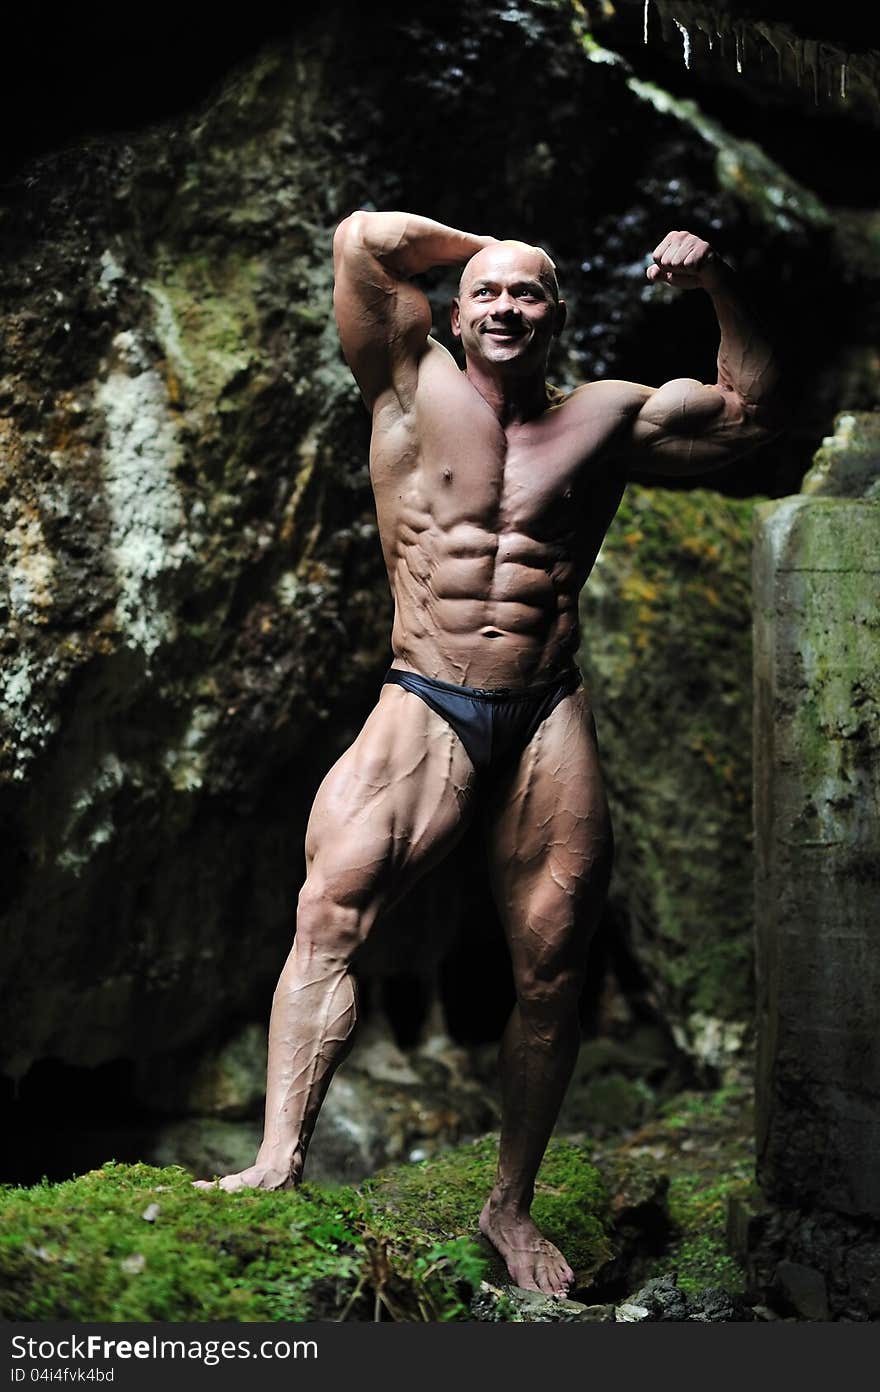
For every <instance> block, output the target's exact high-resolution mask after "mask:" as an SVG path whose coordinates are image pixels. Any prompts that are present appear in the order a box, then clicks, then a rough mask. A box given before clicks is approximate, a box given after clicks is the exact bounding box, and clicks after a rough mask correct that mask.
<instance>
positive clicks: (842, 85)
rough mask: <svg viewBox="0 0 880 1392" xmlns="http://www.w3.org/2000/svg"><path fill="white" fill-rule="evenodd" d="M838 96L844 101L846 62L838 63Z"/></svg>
mask: <svg viewBox="0 0 880 1392" xmlns="http://www.w3.org/2000/svg"><path fill="white" fill-rule="evenodd" d="M840 98H841V101H846V63H841V65H840Z"/></svg>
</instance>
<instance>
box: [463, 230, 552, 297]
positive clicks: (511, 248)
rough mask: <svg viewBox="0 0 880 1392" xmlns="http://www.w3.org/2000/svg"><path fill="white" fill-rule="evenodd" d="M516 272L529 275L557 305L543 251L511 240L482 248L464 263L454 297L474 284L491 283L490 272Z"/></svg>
mask: <svg viewBox="0 0 880 1392" xmlns="http://www.w3.org/2000/svg"><path fill="white" fill-rule="evenodd" d="M514 266H516V267H517V268H518V269H521V270H523V271H524V272H527V273H528V274H530V275H533V276H534V277H535V279H536V280H539V281H540V283H541V284H542V285H543V286H544V289H545V290H546V291H547V294H548V295H549V296H550V298H551V300H553V302H554V303H555V304H558V303H559V282H558V281H557V279H556V266H555V264H554V262H553V261H551V259H550V257H549V256H548V255H547V253H546V251H545V250H544V248H543V247H536V246H530V245H529V243H528V242H518V241H516V240H514V239H513V238H511V239H509V240H506V241H503V242H493V243H492V245H491V246H487V247H483V249H482V251H478V252H477V254H476V256H472V257H471V259H470V261H468V262H466V264H465V266H464V269H463V270H462V273H461V279H460V281H459V282H458V293H459V295H462V294H463V293H464V292H465V290H466V288H467V286H468V285H469V284H470V283H471V282H472V281H474V280H477V279H481V278H486V279H491V277H492V274H493V272H495V271H497V270H499V269H503V270H504V271H510V270H511V269H513V267H514Z"/></svg>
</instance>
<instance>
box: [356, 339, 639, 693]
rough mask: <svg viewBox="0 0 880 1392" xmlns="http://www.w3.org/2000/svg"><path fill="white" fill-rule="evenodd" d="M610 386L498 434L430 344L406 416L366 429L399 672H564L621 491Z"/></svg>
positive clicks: (490, 414)
mask: <svg viewBox="0 0 880 1392" xmlns="http://www.w3.org/2000/svg"><path fill="white" fill-rule="evenodd" d="M624 422H625V414H624V412H623V411H622V409H621V403H620V402H619V400H618V399H617V397H616V396H615V393H614V390H613V384H610V383H594V384H590V385H589V386H587V387H584V388H580V389H579V390H578V391H576V392H574V393H572V395H571V396H569V397H567V398H566V399H565V400H564V401H563V402H561V403H560V404H558V405H555V406H551V407H549V408H548V409H547V410H546V411H544V412H543V414H541V415H539V416H537V417H536V418H534V419H532V420H529V421H527V422H525V423H524V424H516V425H511V426H508V427H507V428H504V427H502V425H501V424H500V422H499V421H498V419H497V417H496V415H495V413H494V411H493V410H492V408H491V407H490V406H489V405H488V404H487V402H486V401H484V400H483V398H482V397H481V396H480V394H479V393H478V392H477V390H476V389H475V387H474V386H473V385H472V384H471V383H470V381H469V380H468V378H467V377H466V375H465V374H464V373H463V372H461V371H460V370H459V369H458V367H457V366H456V364H455V362H454V360H453V359H452V358H451V357H450V355H449V354H448V353H446V351H445V350H444V349H443V348H442V347H440V346H439V345H438V344H434V343H431V344H430V346H429V348H428V350H427V351H426V353H425V354H424V356H423V357H422V359H421V362H420V364H419V369H418V378H417V382H416V385H415V390H414V393H413V397H412V401H411V403H409V409H408V410H406V411H404V410H403V409H402V407H401V405H400V403H399V400H398V398H397V397H396V396H394V395H393V394H392V393H389V394H388V396H387V397H386V398H385V399H384V400H383V401H381V402H380V403H378V405H377V409H376V411H375V412H374V419H373V438H372V445H371V454H370V472H371V477H372V482H373V489H374V493H375V498H376V508H377V515H378V522H379V533H380V537H381V541H382V548H383V554H384V557H385V563H386V566H387V569H388V576H389V582H390V585H391V591H392V595H393V597H394V603H395V615H394V625H393V630H392V638H391V642H392V648H393V651H394V655H395V663H394V665H395V666H396V667H399V668H402V669H404V670H412V671H417V672H420V673H422V674H423V675H424V676H429V677H437V678H440V679H441V680H445V681H450V682H457V683H461V684H465V685H470V686H479V687H492V686H528V685H530V684H531V683H533V682H536V681H541V680H544V679H546V678H547V677H550V676H553V675H554V674H556V673H557V672H560V671H562V670H564V669H565V668H566V667H569V666H570V665H571V662H572V659H573V656H574V654H575V652H576V651H577V647H578V642H579V628H578V596H579V593H580V590H581V588H582V586H583V584H584V583H585V581H586V579H587V576H588V575H589V573H590V570H591V569H592V566H593V563H594V561H595V559H596V555H597V553H598V551H599V547H600V546H601V544H602V540H603V538H604V536H605V532H606V531H607V529H608V526H609V524H610V522H611V520H612V518H613V517H614V514H615V512H616V511H617V507H618V505H619V503H620V499H621V497H622V494H623V488H624V482H623V479H622V476H621V473H620V470H619V468H617V469H615V468H614V467H613V464H612V460H611V451H612V448H613V446H614V444H615V442H616V441H617V440H618V438H619V432H620V430H621V428H622V426H623V424H624Z"/></svg>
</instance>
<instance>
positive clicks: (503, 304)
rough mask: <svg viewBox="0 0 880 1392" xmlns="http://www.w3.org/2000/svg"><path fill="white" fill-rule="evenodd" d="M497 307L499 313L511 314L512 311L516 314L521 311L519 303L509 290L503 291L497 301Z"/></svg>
mask: <svg viewBox="0 0 880 1392" xmlns="http://www.w3.org/2000/svg"><path fill="white" fill-rule="evenodd" d="M495 309H496V312H497V313H498V314H510V313H511V312H513V313H515V314H518V313H519V305H518V304H517V302H516V300H515V299H514V298H513V296H512V295H511V294H510V292H509V291H507V290H502V291H501V294H500V295H499V296H498V299H497V301H496V304H495Z"/></svg>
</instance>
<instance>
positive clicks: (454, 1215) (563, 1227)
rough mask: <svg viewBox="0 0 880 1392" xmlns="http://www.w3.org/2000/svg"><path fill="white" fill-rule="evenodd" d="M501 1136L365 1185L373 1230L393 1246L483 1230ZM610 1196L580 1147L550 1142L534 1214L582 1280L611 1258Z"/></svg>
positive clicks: (495, 1268)
mask: <svg viewBox="0 0 880 1392" xmlns="http://www.w3.org/2000/svg"><path fill="white" fill-rule="evenodd" d="M497 1158H498V1141H497V1137H494V1136H484V1137H481V1138H480V1139H479V1140H478V1141H474V1142H473V1143H472V1144H471V1145H470V1146H459V1147H458V1148H457V1149H456V1150H453V1151H448V1152H446V1153H445V1154H443V1155H440V1156H437V1157H436V1158H435V1159H433V1160H430V1161H428V1160H425V1161H422V1162H421V1164H418V1165H402V1166H398V1167H396V1168H395V1169H392V1170H388V1171H386V1172H384V1173H382V1174H380V1175H377V1176H376V1177H375V1178H374V1179H372V1180H370V1181H369V1183H368V1184H367V1185H366V1186H365V1193H366V1197H367V1200H368V1202H369V1205H370V1209H371V1223H372V1225H373V1229H374V1231H376V1232H378V1233H381V1234H382V1235H383V1236H385V1237H386V1238H387V1239H388V1240H389V1241H391V1242H392V1243H394V1242H395V1241H396V1240H397V1239H396V1237H395V1234H397V1233H400V1232H401V1231H402V1232H405V1233H406V1234H407V1241H411V1240H412V1236H411V1235H412V1234H419V1235H420V1240H421V1241H422V1242H425V1243H427V1242H429V1241H431V1240H434V1241H448V1240H449V1239H451V1238H456V1237H460V1236H461V1235H462V1234H470V1235H472V1236H477V1235H478V1232H479V1230H478V1226H477V1224H478V1219H479V1216H480V1210H481V1209H482V1207H483V1204H484V1203H485V1201H486V1196H487V1195H488V1193H489V1191H490V1189H491V1188H492V1185H493V1183H494V1180H495V1167H496V1164H497ZM607 1203H608V1200H607V1195H606V1193H605V1189H604V1186H603V1184H602V1180H601V1178H600V1176H599V1173H598V1171H597V1170H596V1169H595V1168H594V1167H593V1166H592V1165H591V1164H589V1163H588V1161H587V1159H586V1157H585V1153H584V1151H583V1150H582V1149H581V1148H580V1147H579V1146H576V1145H573V1144H569V1143H566V1142H561V1141H552V1142H551V1143H550V1145H549V1146H548V1148H547V1153H546V1155H545V1157H544V1161H543V1163H542V1165H541V1169H540V1172H539V1174H538V1179H537V1183H536V1186H535V1198H534V1203H533V1205H532V1215H533V1217H534V1219H535V1222H536V1223H537V1224H538V1226H539V1228H540V1229H541V1231H542V1232H544V1233H545V1234H546V1236H547V1237H548V1238H549V1239H550V1240H551V1241H552V1242H556V1243H557V1244H558V1245H559V1246H560V1247H561V1248H563V1249H564V1251H565V1255H566V1258H567V1260H568V1262H569V1264H570V1265H571V1267H572V1269H573V1270H574V1272H575V1274H576V1276H577V1277H578V1281H579V1283H580V1282H581V1281H583V1280H585V1279H587V1278H588V1277H589V1275H591V1274H592V1272H593V1271H595V1270H596V1269H598V1267H599V1266H601V1264H602V1263H603V1262H604V1261H606V1260H608V1258H609V1256H610V1255H611V1248H610V1244H609V1241H608V1236H607V1231H606V1216H607ZM480 1242H481V1245H482V1251H483V1253H484V1255H485V1259H486V1262H487V1265H488V1266H489V1267H490V1268H491V1270H492V1276H493V1279H495V1280H501V1281H506V1280H508V1279H509V1278H508V1277H507V1275H506V1273H505V1271H504V1268H503V1267H502V1266H501V1263H500V1261H499V1259H498V1258H497V1256H496V1254H495V1253H494V1252H493V1250H492V1249H491V1247H490V1246H489V1244H488V1243H486V1242H485V1241H484V1240H483V1239H480Z"/></svg>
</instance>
